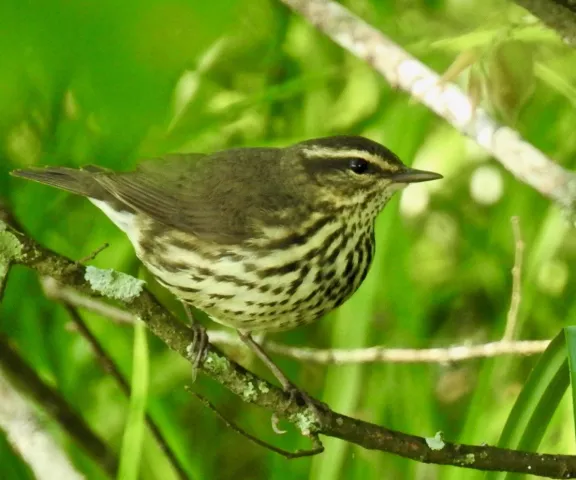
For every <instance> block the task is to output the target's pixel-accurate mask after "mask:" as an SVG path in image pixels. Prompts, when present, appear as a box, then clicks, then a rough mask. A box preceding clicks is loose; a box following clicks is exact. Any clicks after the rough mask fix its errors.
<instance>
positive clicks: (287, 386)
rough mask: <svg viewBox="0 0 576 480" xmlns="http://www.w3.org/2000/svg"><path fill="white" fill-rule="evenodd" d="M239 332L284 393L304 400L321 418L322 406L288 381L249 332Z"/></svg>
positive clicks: (292, 397)
mask: <svg viewBox="0 0 576 480" xmlns="http://www.w3.org/2000/svg"><path fill="white" fill-rule="evenodd" d="M237 332H238V336H239V337H240V340H242V342H244V344H245V345H246V346H247V347H248V348H250V350H252V351H253V352H254V353H255V354H256V356H257V357H258V358H259V359H260V360H261V361H262V363H264V365H266V366H267V367H268V368H269V369H270V371H271V372H272V373H273V374H274V376H275V377H276V379H277V380H278V381H279V382H280V384H281V385H282V388H283V389H284V391H285V392H287V393H288V394H289V395H290V397H291V399H294V400H296V401H298V400H297V399H298V398H300V399H302V401H304V403H305V404H306V405H308V406H309V407H310V408H311V409H312V410H313V411H314V413H315V414H316V416H319V415H320V408H319V407H322V404H320V403H319V402H317V401H315V400H314V399H313V398H312V397H311V396H310V395H308V394H307V393H306V392H305V391H303V390H301V389H300V388H298V387H297V386H296V385H294V384H293V383H292V382H291V381H290V380H288V377H287V376H286V375H284V372H282V370H280V368H279V367H278V365H276V364H275V363H274V362H273V361H272V359H271V358H270V357H269V356H268V354H267V353H266V351H265V350H264V349H263V348H262V347H261V346H260V344H258V343H257V342H255V341H254V339H253V338H252V335H250V333H249V332H243V331H242V330H237Z"/></svg>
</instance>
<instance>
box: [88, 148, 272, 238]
mask: <svg viewBox="0 0 576 480" xmlns="http://www.w3.org/2000/svg"><path fill="white" fill-rule="evenodd" d="M271 151H272V152H276V150H271ZM260 152H261V149H242V150H238V151H236V152H230V151H228V152H222V153H221V154H214V155H209V156H205V155H195V154H192V155H190V154H181V155H180V154H176V155H169V156H166V157H164V158H162V159H159V160H155V161H147V162H145V163H143V164H141V166H140V167H139V168H138V170H136V171H135V172H130V173H109V172H102V173H95V177H94V178H95V180H96V181H97V182H98V183H99V184H100V185H101V186H102V187H103V188H104V189H105V190H107V191H108V192H110V193H111V194H112V195H113V196H114V197H116V198H117V199H118V200H120V201H121V202H123V203H125V204H126V205H128V206H130V207H131V208H132V209H134V210H136V211H139V212H142V213H144V214H146V215H148V216H150V217H151V218H153V219H155V220H157V221H159V222H162V223H164V224H165V225H167V226H170V227H173V228H176V229H178V230H181V231H184V232H189V233H192V234H194V235H196V236H198V237H200V238H202V239H204V240H207V241H212V242H216V243H221V244H234V243H240V242H243V241H245V240H248V239H250V238H252V237H254V235H256V231H255V228H254V222H253V221H252V218H253V217H252V216H251V215H253V214H254V212H259V211H261V210H264V209H265V208H266V203H267V198H266V197H269V196H270V195H271V193H265V194H264V196H262V195H260V196H259V195H257V194H255V193H254V192H253V187H254V186H255V183H254V182H255V179H254V178H253V176H254V173H255V172H259V171H260V170H261V166H262V164H261V163H260V159H261V156H260V155H258V153H260ZM264 158H265V159H266V160H272V161H274V158H273V156H272V158H271V159H270V157H266V156H264ZM265 190H266V189H265ZM271 191H272V190H271Z"/></svg>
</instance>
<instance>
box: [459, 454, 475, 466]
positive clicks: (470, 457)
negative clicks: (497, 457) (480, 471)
mask: <svg viewBox="0 0 576 480" xmlns="http://www.w3.org/2000/svg"><path fill="white" fill-rule="evenodd" d="M462 463H463V464H464V465H472V464H474V463H476V457H475V455H474V454H473V453H467V454H466V457H465V458H464V461H463V462H462Z"/></svg>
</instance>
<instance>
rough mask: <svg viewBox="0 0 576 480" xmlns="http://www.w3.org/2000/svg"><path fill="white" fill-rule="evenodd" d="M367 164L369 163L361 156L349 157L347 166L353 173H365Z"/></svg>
mask: <svg viewBox="0 0 576 480" xmlns="http://www.w3.org/2000/svg"><path fill="white" fill-rule="evenodd" d="M369 166H370V165H369V163H368V162H367V161H366V160H364V159H363V158H351V159H350V161H349V162H348V167H349V168H350V170H352V171H353V172H354V173H357V174H358V175H360V174H362V173H366V171H367V170H368V167H369Z"/></svg>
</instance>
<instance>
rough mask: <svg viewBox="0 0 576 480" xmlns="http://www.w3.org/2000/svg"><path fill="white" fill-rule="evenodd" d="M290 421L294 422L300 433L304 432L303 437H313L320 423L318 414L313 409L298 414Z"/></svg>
mask: <svg viewBox="0 0 576 480" xmlns="http://www.w3.org/2000/svg"><path fill="white" fill-rule="evenodd" d="M290 421H291V422H293V423H294V425H296V427H298V429H299V430H300V432H302V435H305V436H308V435H311V434H312V433H314V432H316V431H317V430H318V424H319V421H318V418H317V416H316V412H314V410H312V409H311V408H307V409H306V410H304V411H301V412H298V413H296V414H295V415H293V416H292V418H291V419H290Z"/></svg>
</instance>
